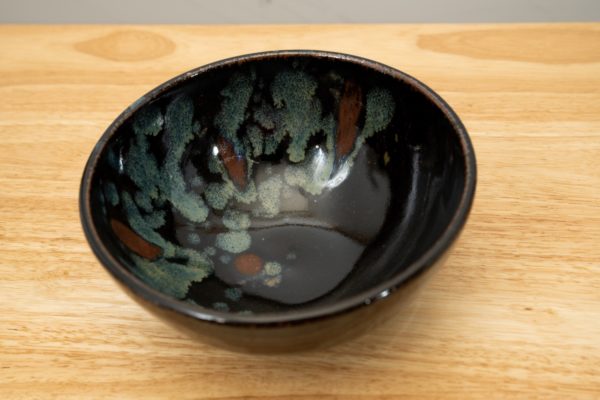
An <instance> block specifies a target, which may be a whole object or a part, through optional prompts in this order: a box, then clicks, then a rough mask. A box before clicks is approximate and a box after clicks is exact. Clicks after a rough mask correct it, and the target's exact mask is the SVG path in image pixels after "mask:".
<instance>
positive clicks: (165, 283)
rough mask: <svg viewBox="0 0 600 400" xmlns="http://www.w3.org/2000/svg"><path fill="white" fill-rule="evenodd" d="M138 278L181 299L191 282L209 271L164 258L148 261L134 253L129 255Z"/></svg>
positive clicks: (196, 280) (199, 278) (205, 275)
mask: <svg viewBox="0 0 600 400" xmlns="http://www.w3.org/2000/svg"><path fill="white" fill-rule="evenodd" d="M131 257H132V259H133V261H134V263H135V266H136V268H134V269H133V272H134V273H135V274H136V275H137V277H138V278H140V279H141V280H143V281H144V282H146V283H147V284H148V285H150V286H152V287H153V288H155V289H157V290H158V291H160V292H162V293H165V294H168V295H170V296H173V297H176V298H178V299H181V298H183V297H185V295H186V294H187V291H188V289H189V286H190V284H191V283H192V282H200V281H202V280H203V279H204V278H206V277H207V276H208V275H209V273H210V272H209V271H207V270H206V269H204V268H198V267H196V266H189V265H182V264H178V263H173V262H169V261H167V260H164V259H158V260H154V261H148V260H146V259H144V258H142V257H139V256H137V255H135V254H132V255H131Z"/></svg>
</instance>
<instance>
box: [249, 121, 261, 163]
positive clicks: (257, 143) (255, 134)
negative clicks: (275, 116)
mask: <svg viewBox="0 0 600 400" xmlns="http://www.w3.org/2000/svg"><path fill="white" fill-rule="evenodd" d="M246 135H247V136H248V139H249V140H250V145H251V146H252V155H253V156H254V157H260V156H261V155H262V153H263V149H264V138H263V133H262V131H261V129H260V128H259V127H258V126H256V125H250V126H249V127H248V129H247V130H246Z"/></svg>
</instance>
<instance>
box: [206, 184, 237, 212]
mask: <svg viewBox="0 0 600 400" xmlns="http://www.w3.org/2000/svg"><path fill="white" fill-rule="evenodd" d="M231 196H233V185H232V184H230V183H229V182H222V183H217V182H211V183H209V184H208V186H207V187H206V190H205V191H204V198H205V199H206V202H207V203H208V205H209V206H211V207H212V208H213V209H215V210H223V209H224V208H225V207H226V206H227V202H229V199H230V198H231Z"/></svg>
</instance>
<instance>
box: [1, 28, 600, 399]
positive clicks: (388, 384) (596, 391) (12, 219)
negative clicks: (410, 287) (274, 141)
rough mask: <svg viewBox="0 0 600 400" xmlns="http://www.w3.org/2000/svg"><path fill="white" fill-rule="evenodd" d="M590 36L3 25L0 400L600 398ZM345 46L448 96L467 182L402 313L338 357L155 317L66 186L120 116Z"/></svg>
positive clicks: (597, 192)
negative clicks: (438, 257)
mask: <svg viewBox="0 0 600 400" xmlns="http://www.w3.org/2000/svg"><path fill="white" fill-rule="evenodd" d="M599 36H600V24H587V25H586V24H577V25H568V24H562V25H377V26H375V25H339V26H335V25H325V26H323V25H310V26H197V27H190V26H151V27H150V26H4V27H0V54H2V56H1V57H0V98H1V101H0V295H1V296H2V300H0V397H1V398H3V399H13V398H14V399H18V398H27V399H30V398H60V399H80V398H107V397H110V398H121V399H124V398H146V399H151V398H179V399H188V398H190V399H191V398H195V399H241V398H253V399H309V398H319V399H392V398H400V397H402V398H411V397H413V398H419V399H423V398H441V397H443V398H457V399H465V398H483V397H486V398H489V397H492V398H507V397H509V398H544V399H546V398H557V399H564V398H590V399H591V398H600V52H599V47H598V45H599V43H600V42H599V40H598V37H599ZM284 48H317V49H325V50H336V51H342V52H348V53H354V54H358V55H361V56H365V57H369V58H372V59H375V60H379V61H381V62H384V63H387V64H390V65H392V66H395V67H398V68H400V69H402V70H404V71H406V72H408V73H410V74H412V75H414V76H415V77H417V78H419V79H421V80H423V81H424V82H426V83H427V84H428V85H430V86H431V87H432V88H433V89H435V90H437V91H439V92H440V93H441V94H442V95H443V96H444V97H445V98H446V99H447V100H448V101H449V103H450V104H451V105H452V106H453V107H454V108H455V109H456V111H457V112H458V114H459V115H460V116H461V117H462V119H463V121H464V122H465V124H466V126H467V129H468V130H469V131H470V133H471V135H472V138H473V142H474V145H475V148H476V151H477V158H478V164H479V185H478V192H477V199H476V201H475V205H474V208H473V212H472V215H471V218H470V221H469V223H468V225H467V227H466V229H465V231H464V234H463V235H462V237H461V239H460V241H459V243H458V245H457V246H456V248H455V251H454V252H453V254H452V255H451V256H450V258H449V260H448V262H447V264H446V266H445V267H444V268H443V269H442V270H441V271H440V272H439V273H438V274H437V275H436V276H435V277H434V278H433V279H432V280H431V282H430V283H429V284H428V287H427V288H426V289H425V290H424V291H423V292H422V294H421V295H420V297H419V299H418V301H417V303H416V304H415V309H414V313H413V318H412V321H411V322H410V323H409V324H404V323H403V322H402V321H400V320H393V321H389V323H388V324H386V325H383V326H381V327H379V328H377V329H375V330H374V331H373V332H372V333H370V334H368V335H367V336H365V337H363V338H361V339H358V340H356V341H354V342H351V343H347V344H343V345H341V346H339V347H336V348H333V349H331V350H327V351H323V352H318V353H307V354H296V355H288V356H268V357H267V356H256V355H240V354H234V353H229V352H226V351H223V350H219V349H215V348H211V347H208V346H205V345H202V344H199V343H196V342H193V341H191V340H189V339H188V338H186V337H185V336H183V335H181V334H179V333H177V332H175V331H173V330H172V329H171V328H169V327H167V326H165V325H163V324H162V323H161V322H159V321H157V320H155V319H154V318H152V317H150V316H149V315H147V314H146V313H145V312H144V311H143V310H142V309H140V308H139V307H138V306H137V305H135V304H134V303H133V302H132V301H131V300H130V299H128V298H127V297H126V296H125V295H124V294H123V293H122V292H121V291H120V290H119V289H118V288H117V287H116V285H115V284H114V283H113V281H112V280H111V279H110V278H109V276H108V275H107V274H106V273H105V272H104V270H103V269H102V268H101V267H100V265H99V264H98V263H97V262H96V260H95V259H94V257H93V255H92V253H91V251H90V250H89V248H88V246H87V244H86V242H85V240H84V237H83V234H82V232H81V228H80V224H79V218H78V211H77V195H78V186H79V179H80V177H81V173H82V170H83V166H84V163H85V162H86V159H87V157H88V155H89V153H90V151H91V149H92V147H93V146H94V144H95V142H96V140H97V139H98V137H99V136H100V134H101V133H102V132H103V130H104V129H105V128H106V126H107V125H108V124H109V123H110V122H111V121H112V120H113V119H114V118H115V117H116V116H117V114H118V113H119V112H120V111H122V110H123V109H124V108H125V107H126V106H127V105H129V104H130V103H131V102H133V101H134V100H135V99H136V98H138V97H139V96H140V95H142V94H143V93H145V92H146V91H147V90H149V89H151V88H152V87H154V86H156V85H157V84H159V83H161V82H163V81H165V80H166V79H168V78H170V77H172V76H174V75H175V74H178V73H181V72H183V71H186V70H188V69H191V68H193V67H195V66H198V65H202V64H205V63H207V62H210V61H214V60H218V59H221V58H224V57H229V56H233V55H236V54H241V53H248V52H253V51H259V50H267V49H284Z"/></svg>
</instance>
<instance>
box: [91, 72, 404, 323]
mask: <svg viewBox="0 0 600 400" xmlns="http://www.w3.org/2000/svg"><path fill="white" fill-rule="evenodd" d="M397 108H398V106H397V102H396V101H395V100H394V96H393V94H392V93H391V92H390V91H389V90H388V89H387V88H386V87H385V86H383V85H381V84H372V83H371V82H369V81H367V80H364V79H358V78H357V77H356V76H354V75H353V74H352V71H344V70H341V71H336V70H331V69H322V68H321V67H320V66H314V65H310V64H307V63H302V62H300V63H286V62H284V61H282V62H281V63H280V65H278V68H272V67H268V66H263V65H260V64H259V65H255V66H250V67H247V68H241V69H240V70H239V71H235V72H234V73H231V74H228V73H227V71H222V72H220V73H215V76H214V79H213V80H212V81H211V82H210V84H208V86H207V87H198V88H192V89H190V90H179V91H178V90H174V91H173V93H172V94H171V95H170V96H167V97H166V98H163V99H161V100H160V101H155V102H152V103H150V104H149V105H146V106H145V107H143V108H142V109H140V110H138V111H137V112H136V114H135V116H134V118H133V119H132V122H131V123H130V124H128V125H125V126H124V127H123V128H122V129H124V130H127V131H128V134H126V135H122V137H121V138H120V139H119V140H118V141H114V143H112V144H111V145H110V146H109V148H108V150H107V151H106V152H105V156H104V158H103V159H104V165H105V168H106V172H105V173H104V174H103V176H102V180H101V187H102V191H101V193H100V195H101V197H102V199H103V203H102V204H103V207H105V208H106V210H105V212H106V213H107V215H108V216H109V217H110V221H111V224H112V227H113V228H112V230H113V233H114V236H115V240H117V241H118V242H119V243H120V246H121V248H122V250H123V252H124V254H126V255H125V257H127V258H129V260H130V261H131V265H132V268H131V270H132V272H133V273H134V274H135V275H136V276H137V277H138V278H139V279H141V280H143V281H144V282H145V283H146V284H148V285H150V286H152V287H154V288H155V289H156V290H158V291H160V292H163V293H165V294H167V295H169V296H172V297H175V298H177V299H181V300H185V301H189V302H192V303H194V304H199V305H202V306H205V307H211V308H213V309H215V310H218V311H224V312H250V311H252V312H268V311H269V310H270V309H271V307H270V306H269V302H277V303H280V304H290V305H292V304H301V303H302V302H304V301H310V300H312V299H313V298H316V297H318V296H319V295H322V294H323V293H313V294H312V298H308V299H300V298H298V296H295V297H294V296H291V298H288V297H286V296H287V294H286V292H287V293H289V291H290V290H292V289H290V288H293V287H297V286H301V285H303V284H308V283H306V282H305V283H302V279H305V278H302V279H300V278H298V276H299V273H298V268H301V266H302V265H303V263H314V262H315V261H314V260H319V257H329V256H330V254H325V253H323V254H322V255H321V256H319V254H311V255H310V256H309V257H308V258H306V257H305V258H304V259H303V256H306V254H309V253H311V252H313V253H319V252H324V251H330V250H326V248H325V247H323V246H325V245H326V244H328V243H329V244H331V246H333V247H331V249H332V250H331V251H337V250H336V249H339V248H345V247H348V246H349V247H348V248H349V249H350V248H351V249H352V250H351V251H350V253H351V254H352V257H351V258H352V260H354V262H355V261H356V260H357V259H358V257H359V256H360V252H361V251H362V250H361V249H363V248H364V247H365V246H366V244H368V242H369V241H370V240H371V239H372V238H373V235H372V234H366V237H362V236H361V234H355V235H354V236H353V234H349V233H339V232H338V231H337V230H336V229H338V225H340V224H341V225H343V223H340V221H337V220H336V219H335V218H337V217H333V218H329V217H327V216H324V215H325V214H324V213H326V211H327V204H328V203H327V201H328V200H327V199H329V198H331V197H332V196H333V195H334V194H333V193H335V191H336V188H337V187H338V186H340V185H343V184H344V182H345V181H346V180H347V178H348V176H349V175H350V174H351V172H352V170H353V167H354V164H355V163H356V162H358V161H359V160H360V162H361V163H363V164H364V165H368V166H369V168H382V167H383V165H384V161H385V165H387V164H388V163H389V162H390V159H389V158H390V155H389V153H388V152H386V153H385V154H386V156H385V157H386V160H384V159H383V156H382V155H379V156H373V154H372V152H370V153H369V152H367V151H363V150H364V149H363V148H364V147H365V145H366V144H367V143H369V140H370V139H371V138H373V137H375V136H376V135H378V134H380V133H381V132H382V131H385V130H386V129H388V128H389V127H390V124H391V122H392V120H393V119H394V116H395V114H396V111H397ZM344 121H345V122H344ZM361 154H362V155H361ZM373 157H375V159H376V164H377V165H379V167H373V165H374V164H373V162H374V161H373ZM365 163H366V164H365ZM357 179H358V178H357ZM370 179H375V178H370ZM385 182H387V181H385V179H383V178H380V179H379V181H377V182H376V183H375V186H374V188H375V189H373V190H389V189H385V188H384V189H382V188H381V185H383V184H384V183H385ZM378 185H379V186H378ZM384 186H385V185H384ZM366 190H368V188H366ZM315 204H316V205H315ZM332 206H335V204H334V205H332ZM359 206H360V207H369V206H370V205H369V204H361V205H359ZM319 207H321V208H319ZM357 210H358V211H360V209H359V208H357ZM351 212H354V213H356V210H353V211H352V210H351ZM334 214H335V213H334ZM378 218H379V219H380V221H379V226H380V225H381V223H382V221H383V219H382V218H383V217H378ZM294 229H297V230H299V231H298V232H299V233H300V234H298V240H300V242H302V243H304V245H300V246H296V245H295V244H294V243H295V242H294V237H295V235H296V234H295V233H294ZM358 230H360V229H358ZM263 231H264V232H266V233H265V234H264V235H262V236H261V234H259V233H260V232H263ZM319 232H320V233H319ZM326 232H328V233H326ZM369 235H370V236H369ZM363 236H365V235H363ZM279 238H287V240H288V242H287V243H288V244H287V248H285V249H282V251H271V250H269V244H268V243H263V242H265V241H270V242H272V243H273V246H279V245H280V240H279ZM311 241H313V242H315V243H317V242H318V243H317V245H316V247H314V246H313V247H314V248H311V247H310V246H311V245H310V243H312V242H311ZM306 243H309V245H308V247H307V245H306ZM302 246H304V247H302ZM319 246H321V247H319ZM336 246H338V247H336ZM324 249H325V250H324ZM313 250H314V251H313ZM321 261H322V260H321ZM344 262H346V263H347V262H348V260H346V259H344ZM321 264H322V265H321V266H320V268H327V265H326V264H327V263H323V262H321ZM332 268H333V267H332ZM334 269H335V268H333V269H332V271H333V272H335V271H334ZM333 272H332V273H333ZM348 273H349V270H345V271H344V272H343V274H342V275H341V276H339V277H334V278H332V279H333V280H332V282H330V283H328V284H327V285H328V287H327V288H323V289H321V292H323V290H325V289H328V290H329V289H331V288H330V287H329V286H335V285H337V284H338V283H339V281H340V280H341V279H343V277H344V276H345V275H346V274H348ZM298 279H300V280H299V281H294V280H298ZM286 280H291V281H290V285H292V284H293V285H294V286H290V287H289V288H288V287H286V288H283V285H285V284H286ZM327 285H325V286H327ZM205 290H206V291H208V292H214V291H216V290H218V291H221V296H220V299H221V300H219V301H215V299H216V296H209V297H208V296H207V297H206V298H207V299H209V300H205V299H204V297H203V295H202V293H203V292H204V291H205ZM278 290H279V291H278ZM292 291H293V290H292ZM217 297H218V296H217ZM300 297H301V296H300ZM242 299H248V301H249V302H250V303H249V304H250V306H247V307H248V308H247V309H246V308H245V307H244V306H239V304H240V302H241V300H242ZM252 302H254V303H252ZM252 304H255V306H253V305H252ZM251 307H252V309H250V308H251Z"/></svg>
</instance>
